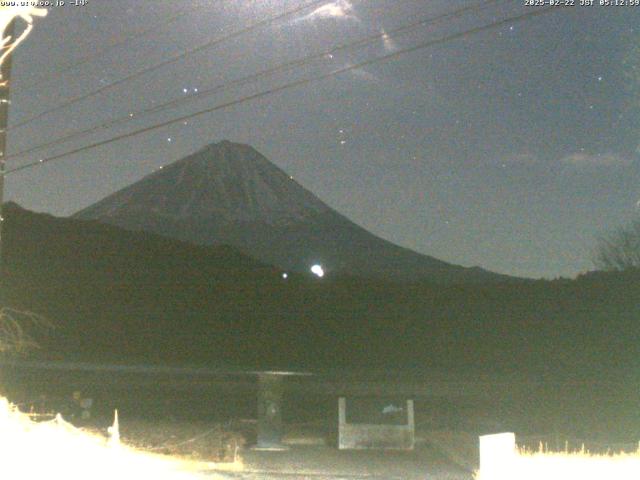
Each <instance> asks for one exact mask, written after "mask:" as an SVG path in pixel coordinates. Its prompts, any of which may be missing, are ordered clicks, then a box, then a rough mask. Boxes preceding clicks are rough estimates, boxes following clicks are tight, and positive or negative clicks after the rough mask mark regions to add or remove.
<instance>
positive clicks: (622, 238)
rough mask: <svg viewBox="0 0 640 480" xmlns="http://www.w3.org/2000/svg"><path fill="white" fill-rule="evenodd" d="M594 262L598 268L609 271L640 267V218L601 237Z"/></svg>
mask: <svg viewBox="0 0 640 480" xmlns="http://www.w3.org/2000/svg"><path fill="white" fill-rule="evenodd" d="M593 263H594V264H595V266H596V268H598V269H600V270H608V271H611V270H618V271H622V270H628V269H632V268H640V219H638V220H635V221H634V222H632V223H630V224H629V225H627V226H623V227H619V228H617V229H616V230H615V231H613V233H611V234H609V235H607V236H605V237H603V238H601V239H600V241H599V242H598V245H597V246H596V251H595V254H594V258H593Z"/></svg>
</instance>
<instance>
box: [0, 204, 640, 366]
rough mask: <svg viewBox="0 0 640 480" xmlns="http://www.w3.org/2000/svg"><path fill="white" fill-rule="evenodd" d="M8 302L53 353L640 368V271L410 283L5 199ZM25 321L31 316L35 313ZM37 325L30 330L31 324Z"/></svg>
mask: <svg viewBox="0 0 640 480" xmlns="http://www.w3.org/2000/svg"><path fill="white" fill-rule="evenodd" d="M5 218H6V220H5V222H4V230H3V232H4V236H3V239H4V243H3V247H4V248H3V263H2V272H1V273H2V279H3V284H4V286H5V289H4V294H5V298H4V303H5V304H7V305H9V306H12V307H15V308H18V309H21V310H29V311H33V312H36V313H39V314H42V315H45V316H46V317H47V318H48V319H49V320H50V321H51V322H52V323H53V324H54V325H55V328H54V329H53V330H51V331H49V330H46V331H44V330H40V329H36V330H34V331H33V332H32V333H34V334H35V336H36V338H37V340H38V341H39V343H40V344H41V345H42V347H43V348H42V351H41V353H42V354H43V355H44V356H46V357H49V358H59V359H70V360H75V359H79V360H86V361H94V362H97V361H117V362H122V363H133V362H154V363H160V364H168V365H179V364H202V365H210V366H214V365H235V366H249V367H259V368H271V367H274V368H326V367H329V368H337V367H341V366H360V367H362V366H365V367H368V368H373V367H379V368H407V367H416V368H418V369H419V370H420V371H423V370H424V369H426V368H430V367H442V368H447V369H449V368H460V369H467V368H476V369H478V370H481V371H482V370H484V371H492V372H495V371H498V370H510V369H511V370H513V369H515V370H518V371H527V370H532V371H533V370H537V371H539V372H540V371H552V372H556V371H559V370H564V371H566V372H568V373H570V374H571V376H572V378H573V377H575V375H577V374H579V373H580V372H584V371H590V370H591V371H595V370H596V369H601V368H608V369H610V370H611V369H613V370H615V369H619V368H620V366H621V365H622V366H624V369H625V370H626V371H633V370H634V369H637V365H638V358H640V353H639V345H638V342H637V338H639V336H640V323H639V322H638V321H637V319H638V318H640V302H638V301H637V299H638V297H639V296H640V271H639V272H627V273H611V274H593V275H588V276H584V277H581V278H579V279H577V280H563V281H554V282H547V281H535V282H534V281H526V282H507V283H502V284H483V285H450V286H442V285H437V286H436V285H434V284H430V283H427V282H422V283H414V284H403V283H394V282H390V281H382V280H374V279H362V278H354V277H348V276H344V275H339V274H336V275H331V276H327V277H325V278H323V279H318V278H315V277H313V275H311V274H308V273H307V274H304V275H300V274H295V273H292V274H291V275H289V277H288V278H287V279H283V278H282V277H281V275H280V271H279V270H276V269H274V268H272V267H269V266H265V265H264V264H261V263H259V262H256V261H255V260H253V259H251V258H249V257H247V256H244V255H242V254H241V253H239V252H238V251H236V250H234V249H232V248H229V247H202V246H195V245H192V244H188V243H183V242H179V241H176V240H171V239H167V238H164V237H161V236H158V235H154V234H149V233H144V232H131V231H126V230H123V229H120V228H117V227H113V226H109V225H104V224H100V223H98V222H87V221H77V220H73V219H68V218H55V217H51V216H49V215H43V214H35V213H33V212H29V211H25V210H22V209H20V208H18V207H17V206H15V205H9V206H7V208H6V209H5ZM26 327H27V325H25V328H26ZM29 331H32V330H29Z"/></svg>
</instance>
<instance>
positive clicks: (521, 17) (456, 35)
mask: <svg viewBox="0 0 640 480" xmlns="http://www.w3.org/2000/svg"><path fill="white" fill-rule="evenodd" d="M562 8H563V6H557V7H554V6H547V7H542V8H540V9H537V10H534V11H531V12H528V13H524V14H521V15H517V16H514V17H509V18H506V19H503V20H499V21H496V22H493V23H490V24H488V25H483V26H480V27H475V28H472V29H469V30H465V31H463V32H458V33H454V34H451V35H447V36H445V37H442V38H439V39H436V40H430V41H428V42H424V43H420V44H418V45H414V46H412V47H408V48H405V49H402V50H397V51H395V52H392V53H389V54H387V55H384V56H382V57H376V58H373V59H369V60H365V61H362V62H359V63H356V64H354V65H349V66H347V67H343V68H340V69H337V70H334V71H332V72H329V73H326V74H323V75H319V76H316V77H311V78H305V79H300V80H296V81H293V82H290V83H287V84H284V85H280V86H278V87H274V88H271V89H269V90H265V91H262V92H259V93H255V94H253V95H248V96H245V97H242V98H240V99H237V100H232V101H229V102H225V103H222V104H219V105H216V106H214V107H210V108H207V109H205V110H200V111H198V112H195V113H191V114H188V115H183V116H181V117H178V118H174V119H172V120H168V121H164V122H161V123H157V124H155V125H151V126H148V127H144V128H141V129H138V130H134V131H132V132H128V133H124V134H122V135H118V136H116V137H112V138H110V139H107V140H102V141H99V142H95V143H92V144H90V145H86V146H84V147H79V148H76V149H74V150H71V151H68V152H65V153H61V154H58V155H53V156H50V157H47V158H43V159H40V160H38V161H36V162H31V163H27V164H25V165H21V166H19V167H16V168H13V169H11V170H8V171H7V174H10V173H15V172H19V171H21V170H25V169H28V168H33V167H36V166H39V165H42V164H44V163H48V162H52V161H55V160H59V159H61V158H65V157H68V156H69V155H74V154H76V153H80V152H84V151H87V150H91V149H93V148H97V147H101V146H103V145H107V144H109V143H112V142H116V141H118V140H123V139H125V138H131V137H134V136H137V135H141V134H143V133H147V132H150V131H153V130H156V129H158V128H162V127H166V126H169V125H172V124H174V123H179V122H183V121H185V120H189V119H191V118H194V117H198V116H201V115H205V114H207V113H212V112H215V111H217V110H222V109H224V108H227V107H230V106H233V105H238V104H241V103H245V102H249V101H251V100H256V99H258V98H262V97H266V96H268V95H272V94H274V93H279V92H281V91H284V90H288V89H290V88H294V87H298V86H302V85H306V84H309V83H313V82H317V81H320V80H325V79H327V78H331V77H335V76H337V75H340V74H342V73H346V72H349V71H352V70H356V69H358V68H363V67H366V66H369V65H372V64H375V63H378V62H383V61H387V60H390V59H392V58H396V57H399V56H402V55H405V54H407V53H411V52H415V51H418V50H422V49H424V48H428V47H432V46H434V45H439V44H443V43H446V42H450V41H452V40H457V39H460V38H465V37H467V36H470V35H474V34H476V33H480V32H484V31H487V30H492V29H494V28H497V27H501V26H503V25H506V24H508V23H515V22H523V21H526V20H528V19H531V18H533V17H538V16H541V15H544V14H547V13H550V12H554V11H559V10H560V9H562Z"/></svg>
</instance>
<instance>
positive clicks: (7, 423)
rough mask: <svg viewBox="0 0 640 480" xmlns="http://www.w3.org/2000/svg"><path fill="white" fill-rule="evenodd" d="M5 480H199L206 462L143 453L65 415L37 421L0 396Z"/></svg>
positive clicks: (0, 472) (1, 469)
mask: <svg viewBox="0 0 640 480" xmlns="http://www.w3.org/2000/svg"><path fill="white" fill-rule="evenodd" d="M0 452H2V462H0V478H3V479H4V478H6V479H26V480H30V479H44V478H65V479H68V480H76V479H86V478H92V479H119V478H153V479H157V480H163V479H167V480H169V479H171V480H174V479H185V480H186V479H193V478H198V476H197V475H196V474H195V473H193V472H194V471H196V470H197V469H198V468H201V465H197V464H195V463H193V462H186V461H182V460H178V459H175V458H170V457H161V456H159V455H152V454H149V453H145V452H141V451H138V450H135V449H133V448H130V447H127V446H125V445H120V444H109V442H108V441H107V438H106V437H104V436H100V435H94V434H89V433H87V432H84V431H82V430H79V429H77V428H75V427H74V426H72V425H70V424H69V423H67V422H65V421H64V420H63V419H62V418H61V417H60V416H58V417H57V418H56V419H54V420H51V421H46V422H35V421H33V420H31V419H30V418H29V416H28V415H26V414H24V413H21V412H19V411H18V410H17V408H16V407H15V406H13V405H11V404H10V403H9V402H8V401H7V400H6V399H5V398H2V397H0Z"/></svg>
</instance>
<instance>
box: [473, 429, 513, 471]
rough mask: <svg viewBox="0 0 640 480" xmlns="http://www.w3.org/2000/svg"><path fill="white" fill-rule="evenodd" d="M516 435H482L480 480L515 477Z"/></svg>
mask: <svg viewBox="0 0 640 480" xmlns="http://www.w3.org/2000/svg"><path fill="white" fill-rule="evenodd" d="M516 453H517V452H516V435H515V434H514V433H497V434H494V435H482V436H481V437H480V477H479V480H492V479H499V478H500V479H501V478H515V477H513V475H514V473H515V472H513V470H512V467H513V465H514V463H515V458H516Z"/></svg>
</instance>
